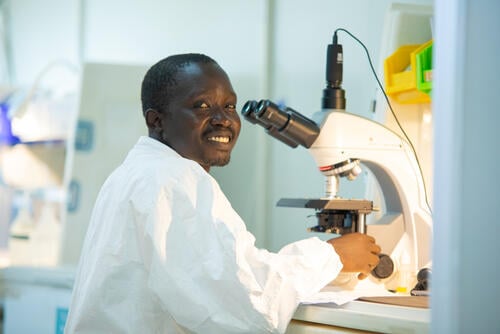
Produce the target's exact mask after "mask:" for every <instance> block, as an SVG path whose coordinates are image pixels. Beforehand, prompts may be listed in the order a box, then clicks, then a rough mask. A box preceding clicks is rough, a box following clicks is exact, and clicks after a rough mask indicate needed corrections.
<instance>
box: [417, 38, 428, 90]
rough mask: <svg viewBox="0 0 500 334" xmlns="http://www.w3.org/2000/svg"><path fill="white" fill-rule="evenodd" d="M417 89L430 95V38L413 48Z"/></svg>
mask: <svg viewBox="0 0 500 334" xmlns="http://www.w3.org/2000/svg"><path fill="white" fill-rule="evenodd" d="M415 60H416V72H417V73H416V74H417V89H418V90H419V91H421V92H424V93H426V94H429V95H431V93H432V40H430V41H428V42H427V43H424V44H422V46H420V47H419V48H418V49H417V50H415Z"/></svg>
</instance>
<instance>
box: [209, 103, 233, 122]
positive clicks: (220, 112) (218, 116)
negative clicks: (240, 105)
mask: <svg viewBox="0 0 500 334" xmlns="http://www.w3.org/2000/svg"><path fill="white" fill-rule="evenodd" d="M211 123H212V125H220V126H224V127H228V126H230V125H231V118H230V117H229V115H228V113H227V112H226V111H225V110H224V108H217V109H216V110H214V112H213V114H212V119H211Z"/></svg>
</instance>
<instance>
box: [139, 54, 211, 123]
mask: <svg viewBox="0 0 500 334" xmlns="http://www.w3.org/2000/svg"><path fill="white" fill-rule="evenodd" d="M191 63H205V64H206V63H212V64H216V65H218V64H217V62H216V61H215V60H213V59H212V58H210V57H209V56H207V55H204V54H201V53H185V54H177V55H172V56H169V57H167V58H164V59H162V60H160V61H159V62H157V63H156V64H154V65H153V66H151V68H150V69H149V70H148V71H147V72H146V75H145V76H144V79H143V80H142V87H141V102H142V112H143V114H144V113H145V112H146V111H147V110H148V109H155V110H157V111H159V112H163V111H164V110H166V108H167V106H168V102H169V99H170V97H171V96H172V94H173V92H172V91H173V90H172V89H171V88H172V87H174V86H176V85H177V80H176V76H177V73H178V72H179V70H180V69H181V68H183V67H185V66H186V65H188V64H191Z"/></svg>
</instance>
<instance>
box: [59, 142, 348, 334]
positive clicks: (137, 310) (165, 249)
mask: <svg viewBox="0 0 500 334" xmlns="http://www.w3.org/2000/svg"><path fill="white" fill-rule="evenodd" d="M254 241H255V238H254V236H253V235H252V234H251V233H249V232H248V231H247V230H246V228H245V224H244V223H243V221H242V219H241V218H240V217H239V216H238V214H237V213H236V212H235V211H234V210H233V208H232V207H231V205H230V204H229V202H228V200H227V198H226V197H225V196H224V194H223V193H222V191H221V189H220V188H219V185H218V184H217V182H216V181H215V180H214V179H213V178H212V177H211V176H210V174H208V173H207V172H206V171H205V170H203V169H202V168H201V167H200V166H199V165H198V164H197V163H195V162H193V161H191V160H188V159H184V158H182V157H181V156H180V155H179V154H178V153H176V152H175V151H173V150H172V149H170V148H169V147H167V146H166V145H164V144H162V143H160V142H159V141H156V140H154V139H152V138H149V137H141V138H140V139H139V141H138V143H137V144H136V145H135V146H134V148H133V149H132V150H131V151H130V152H129V154H128V156H127V158H126V159H125V161H124V162H123V164H122V165H121V166H120V167H119V168H117V169H116V170H115V171H114V172H113V173H112V174H111V175H110V177H109V178H108V179H107V180H106V182H105V183H104V185H103V187H102V189H101V191H100V193H99V196H98V198H97V201H96V204H95V208H94V211H93V213H92V218H91V222H90V225H89V228H88V232H87V236H86V239H85V243H84V247H83V250H82V256H81V259H80V264H79V269H78V273H77V277H76V281H75V286H74V290H73V298H72V303H71V306H70V310H69V315H68V319H67V324H66V331H65V333H92V334H97V333H106V334H110V333H134V334H139V333H141V334H142V333H146V334H147V333H204V334H210V333H217V334H221V333H252V334H257V333H283V332H284V331H285V329H286V327H287V324H288V322H289V321H290V319H291V317H292V315H293V313H294V311H295V309H296V307H297V306H298V304H299V302H300V300H301V298H302V297H305V296H308V295H311V294H313V293H315V292H317V291H319V290H320V289H321V288H322V287H323V286H325V285H326V284H327V283H328V282H330V281H332V280H333V279H334V278H335V277H336V276H337V274H338V273H339V271H340V270H341V268H342V264H341V263H340V260H339V257H338V255H337V254H336V253H335V251H334V250H333V248H332V247H331V246H330V245H329V244H327V243H326V242H324V241H321V240H319V239H317V238H309V239H306V240H302V241H299V242H295V243H292V244H290V245H288V246H286V247H284V248H283V249H282V250H281V251H280V252H279V253H271V252H268V251H266V250H263V249H258V248H256V247H255V245H254Z"/></svg>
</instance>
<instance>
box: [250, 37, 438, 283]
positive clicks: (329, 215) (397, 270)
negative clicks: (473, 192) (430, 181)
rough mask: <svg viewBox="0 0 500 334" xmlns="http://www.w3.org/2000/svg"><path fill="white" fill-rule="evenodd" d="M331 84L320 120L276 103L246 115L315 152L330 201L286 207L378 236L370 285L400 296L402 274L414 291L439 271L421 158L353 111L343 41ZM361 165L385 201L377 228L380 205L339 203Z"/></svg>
mask: <svg viewBox="0 0 500 334" xmlns="http://www.w3.org/2000/svg"><path fill="white" fill-rule="evenodd" d="M326 77H327V83H328V84H327V87H326V88H325V89H324V91H323V101H322V102H323V110H322V111H320V112H317V113H315V114H314V115H313V120H311V119H309V118H307V117H305V116H303V115H301V114H300V113H298V112H297V111H295V110H293V109H291V108H287V107H282V108H280V107H278V106H277V105H276V104H274V103H272V102H270V101H269V100H261V101H259V102H257V101H248V102H247V103H246V104H245V105H244V107H243V109H242V115H243V116H244V117H245V119H247V120H249V121H250V122H252V123H254V124H259V125H261V126H263V127H264V128H266V130H267V132H268V133H269V134H270V135H271V136H273V137H275V138H277V139H279V140H281V141H282V142H284V143H285V144H287V145H289V146H291V147H293V148H295V147H297V146H298V145H301V146H303V147H305V148H307V149H308V150H309V152H310V153H311V155H312V156H313V158H314V160H315V162H316V165H317V166H318V168H319V170H320V172H321V173H322V174H323V175H324V176H325V177H326V191H325V196H324V197H323V198H319V199H286V198H285V199H281V200H280V201H279V202H278V206H286V207H301V208H312V209H315V210H316V216H317V218H318V225H317V226H315V227H313V228H311V230H312V231H315V232H325V233H335V234H344V233H350V232H361V233H367V234H369V235H372V236H374V237H375V238H376V240H377V243H378V244H379V245H380V246H381V248H382V254H381V255H380V263H379V265H378V266H377V267H376V268H375V269H374V270H373V271H372V275H370V279H371V280H373V281H374V282H376V283H378V284H383V285H384V286H385V288H386V289H387V290H397V289H398V288H399V286H400V284H401V278H402V275H409V276H410V282H409V284H411V286H409V287H407V288H408V290H407V292H409V290H410V289H411V288H412V287H413V286H415V283H416V282H417V272H419V270H422V269H423V270H427V269H428V268H429V266H430V264H431V249H430V245H431V241H432V240H431V238H432V215H431V210H430V208H429V206H428V204H427V200H426V192H425V186H424V180H423V176H422V173H421V171H420V168H419V165H418V161H417V159H416V156H415V153H414V151H413V150H412V147H411V146H410V144H409V143H408V142H407V141H406V140H405V139H404V138H402V137H401V136H399V135H398V134H396V133H395V132H393V131H391V130H390V129H388V128H387V127H385V126H383V125H381V124H380V123H377V122H374V121H372V120H369V119H367V118H364V117H360V116H357V115H354V114H350V113H347V112H346V111H345V98H344V91H343V89H342V88H341V87H340V84H341V81H342V46H341V45H339V44H337V43H336V36H334V42H333V44H330V45H329V46H328V55H327V71H326ZM361 166H364V167H366V168H368V169H369V170H370V171H371V172H372V174H373V175H374V176H375V178H376V180H377V182H378V184H379V186H380V189H381V192H382V197H383V199H384V203H382V206H383V210H382V212H381V213H383V214H382V215H381V217H380V218H379V219H377V220H376V221H373V222H370V224H367V220H366V215H368V214H370V213H371V212H372V211H375V210H376V209H375V208H374V206H373V202H372V201H369V200H357V199H343V198H340V197H338V196H337V193H338V187H339V179H340V177H346V178H348V179H351V180H352V179H354V178H355V177H356V176H357V175H358V174H359V173H360V172H361ZM403 271H404V272H403ZM418 276H419V283H417V286H418V285H419V284H420V277H423V278H425V274H424V273H423V272H422V271H421V272H419V275H418ZM420 287H421V288H420V289H418V290H425V289H426V288H427V282H426V283H425V285H424V287H423V288H422V284H420Z"/></svg>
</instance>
